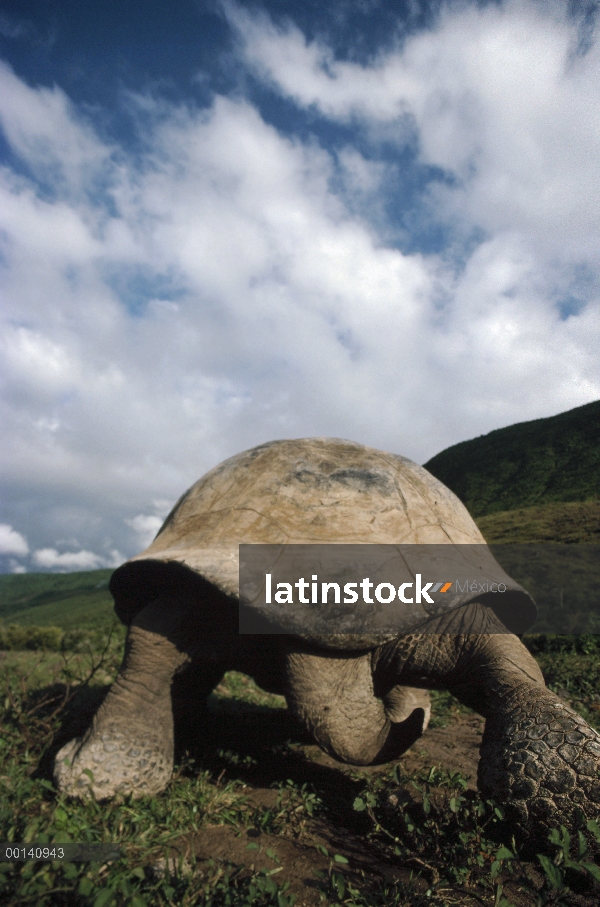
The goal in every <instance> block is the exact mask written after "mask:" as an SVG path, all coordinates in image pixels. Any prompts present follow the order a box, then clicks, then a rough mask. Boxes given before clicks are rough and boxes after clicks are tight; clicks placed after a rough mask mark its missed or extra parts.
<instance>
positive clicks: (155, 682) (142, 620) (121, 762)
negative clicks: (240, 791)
mask: <svg viewBox="0 0 600 907" xmlns="http://www.w3.org/2000/svg"><path fill="white" fill-rule="evenodd" d="M196 611H197V609H195V608H194V603H193V602H190V601H189V600H186V599H176V598H170V599H169V600H168V601H166V600H164V599H162V598H158V599H157V600H156V601H154V602H153V603H152V604H150V605H148V606H147V607H145V608H144V609H143V610H142V611H140V613H139V614H138V615H137V617H136V618H135V619H134V621H133V623H132V624H131V627H130V628H129V633H128V636H127V643H126V646H125V656H124V658H123V664H122V665H121V669H120V671H119V675H118V677H117V679H116V680H115V683H114V684H113V686H112V687H111V689H110V690H109V692H108V695H107V697H106V699H105V700H104V702H103V703H102V705H101V707H100V709H99V710H98V712H97V714H96V715H95V717H94V720H93V723H92V726H91V728H90V729H89V730H88V731H87V733H86V734H85V735H84V737H83V738H82V739H80V740H71V741H70V742H69V743H67V744H66V746H63V748H62V749H61V750H60V752H59V753H58V755H57V756H56V761H55V768H54V780H55V782H56V785H57V787H58V788H59V789H60V790H61V791H63V792H64V793H67V794H70V795H71V796H85V795H89V794H92V795H93V796H95V797H96V798H97V799H104V798H107V797H113V796H115V795H116V794H121V795H123V794H133V795H134V796H141V795H144V794H157V793H160V792H161V791H162V790H164V788H165V787H166V785H167V783H168V782H169V779H170V778H171V775H172V772H173V710H172V706H171V682H172V680H173V677H174V675H175V674H176V673H177V672H178V671H180V670H181V669H182V668H184V667H185V666H186V665H187V664H189V663H190V661H191V656H192V655H193V651H192V650H191V647H190V644H189V640H193V638H194V635H195V634H194V624H195V623H196V622H197V618H196V617H195V612H196Z"/></svg>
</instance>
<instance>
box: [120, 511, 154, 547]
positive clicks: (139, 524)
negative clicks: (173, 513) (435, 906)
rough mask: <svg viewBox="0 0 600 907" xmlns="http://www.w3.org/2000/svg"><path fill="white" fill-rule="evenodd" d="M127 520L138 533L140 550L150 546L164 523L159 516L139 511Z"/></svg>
mask: <svg viewBox="0 0 600 907" xmlns="http://www.w3.org/2000/svg"><path fill="white" fill-rule="evenodd" d="M125 522H126V523H127V525H128V526H131V528H132V529H133V531H134V532H135V533H137V536H138V539H139V543H140V550H143V549H144V548H147V547H148V545H149V544H150V543H151V542H152V540H153V539H154V537H155V536H156V533H157V532H158V530H159V529H160V527H161V526H162V524H163V520H162V519H161V518H160V517H159V516H149V515H147V514H145V513H139V514H138V515H137V516H134V517H133V518H132V519H131V520H125Z"/></svg>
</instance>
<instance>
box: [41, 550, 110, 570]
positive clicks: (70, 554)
mask: <svg viewBox="0 0 600 907" xmlns="http://www.w3.org/2000/svg"><path fill="white" fill-rule="evenodd" d="M123 560H124V558H123V557H122V556H121V555H120V554H119V552H118V551H112V552H111V554H110V556H109V557H100V556H99V555H97V554H94V553H93V552H92V551H83V550H82V551H65V552H63V553H62V554H59V552H58V551H57V550H56V548H40V550H39V551H34V553H33V562H34V564H35V565H36V566H37V567H44V568H46V569H49V570H59V571H64V572H71V571H77V570H97V569H98V568H100V567H118V566H119V564H121V563H122V562H123Z"/></svg>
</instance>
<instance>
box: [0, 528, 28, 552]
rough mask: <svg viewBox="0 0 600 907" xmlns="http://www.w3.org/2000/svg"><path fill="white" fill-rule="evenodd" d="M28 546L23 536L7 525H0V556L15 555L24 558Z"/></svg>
mask: <svg viewBox="0 0 600 907" xmlns="http://www.w3.org/2000/svg"><path fill="white" fill-rule="evenodd" d="M28 553H29V545H28V544H27V540H26V539H25V538H24V536H22V535H21V533H20V532H17V531H16V530H15V529H13V528H12V526H9V524H8V523H0V554H17V555H21V556H25V555H26V554H28Z"/></svg>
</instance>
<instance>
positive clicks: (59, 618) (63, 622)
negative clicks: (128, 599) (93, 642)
mask: <svg viewBox="0 0 600 907" xmlns="http://www.w3.org/2000/svg"><path fill="white" fill-rule="evenodd" d="M111 573H112V570H92V571H90V572H85V573H23V574H10V575H8V576H7V575H5V576H0V621H2V622H3V623H7V622H10V623H17V624H20V625H22V626H37V627H47V626H54V627H61V628H62V629H63V630H78V629H81V628H83V627H85V628H86V629H87V630H91V629H98V628H101V627H103V628H104V627H106V626H108V625H110V624H111V623H112V620H113V616H114V611H113V600H112V596H111V594H110V592H109V591H108V582H109V580H110V576H111Z"/></svg>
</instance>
